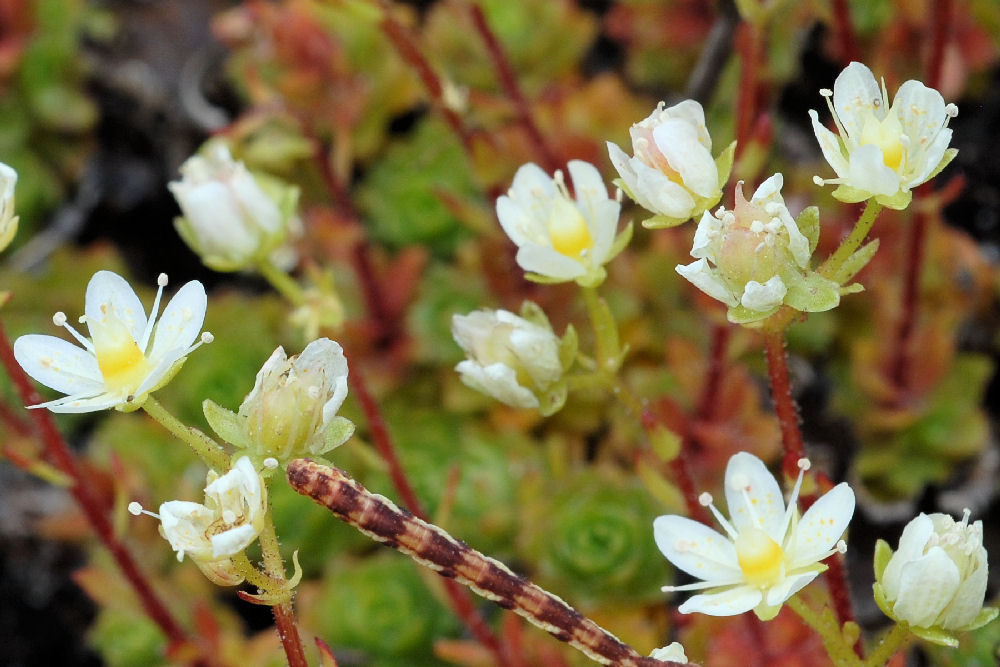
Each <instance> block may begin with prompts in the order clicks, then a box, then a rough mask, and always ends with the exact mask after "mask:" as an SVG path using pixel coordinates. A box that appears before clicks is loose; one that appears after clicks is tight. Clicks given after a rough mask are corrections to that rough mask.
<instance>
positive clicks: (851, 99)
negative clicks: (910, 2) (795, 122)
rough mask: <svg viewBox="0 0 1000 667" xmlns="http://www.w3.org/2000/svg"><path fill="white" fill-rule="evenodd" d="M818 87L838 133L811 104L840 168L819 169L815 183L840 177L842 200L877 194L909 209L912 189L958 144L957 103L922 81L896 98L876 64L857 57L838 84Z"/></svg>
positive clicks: (827, 151) (817, 128) (823, 141)
mask: <svg viewBox="0 0 1000 667" xmlns="http://www.w3.org/2000/svg"><path fill="white" fill-rule="evenodd" d="M820 92H821V93H822V94H823V96H824V97H826V99H827V104H828V105H829V106H830V112H831V113H832V114H833V120H834V122H835V123H836V125H837V130H838V132H839V133H840V136H839V137H838V136H837V135H836V134H834V133H833V132H831V131H830V130H828V129H826V128H825V127H823V126H822V125H821V124H820V122H819V115H818V114H817V113H816V112H815V111H813V110H811V109H810V111H809V116H810V117H811V118H812V124H813V131H814V132H815V133H816V138H817V139H818V140H819V145H820V148H822V150H823V156H824V157H825V158H826V160H827V162H829V163H830V166H831V167H833V170H834V171H835V172H837V178H830V179H821V178H818V177H817V183H819V184H820V185H822V184H824V183H835V184H837V185H839V187H838V188H837V189H836V190H835V191H834V193H833V196H834V197H836V198H837V199H839V200H841V201H843V202H859V201H864V200H866V199H869V198H872V197H874V198H875V201H877V202H878V203H880V204H883V205H884V206H888V207H889V208H894V209H904V208H906V207H907V206H908V205H909V203H910V199H911V198H912V197H913V193H912V192H911V190H912V189H913V188H915V187H917V186H918V185H920V184H921V183H925V182H926V181H928V180H929V179H931V178H933V177H934V176H935V175H936V174H937V173H938V172H940V171H941V170H942V169H944V168H945V167H946V166H947V165H948V163H949V162H951V160H952V159H953V158H954V157H955V155H956V153H957V152H958V151H957V150H956V149H954V148H948V144H949V143H951V130H950V129H949V128H948V121H949V120H950V119H951V118H953V117H955V116H956V115H957V114H958V107H956V106H955V105H954V104H945V103H944V98H942V97H941V93H939V92H938V91H936V90H934V89H933V88H928V87H927V86H925V85H924V84H922V83H920V82H919V81H912V80H911V81H907V82H906V83H904V84H903V85H902V86H900V87H899V90H898V91H896V96H895V97H894V98H893V100H892V105H891V106H890V105H889V94H888V93H887V92H886V90H885V82H884V81H883V82H882V85H881V87H880V86H879V84H878V83H877V82H876V81H875V76H874V75H873V74H872V72H871V70H870V69H868V68H867V67H865V66H864V65H862V64H861V63H851V64H850V65H848V66H847V67H846V68H845V69H844V71H843V72H841V73H840V76H838V77H837V80H836V81H835V82H834V84H833V90H832V91H830V90H826V89H825V90H822V91H820ZM830 98H833V100H832V102H831V101H830Z"/></svg>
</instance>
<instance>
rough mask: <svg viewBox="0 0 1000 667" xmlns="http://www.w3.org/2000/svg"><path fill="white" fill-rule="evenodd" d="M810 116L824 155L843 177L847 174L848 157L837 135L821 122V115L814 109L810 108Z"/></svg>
mask: <svg viewBox="0 0 1000 667" xmlns="http://www.w3.org/2000/svg"><path fill="white" fill-rule="evenodd" d="M809 117H810V118H812V126H813V132H814V133H815V134H816V140H817V141H818V142H819V147H820V150H822V151H823V157H825V158H826V161H827V162H829V163H830V166H831V167H833V171H834V172H836V174H837V176H839V177H841V178H843V177H844V176H847V158H845V157H844V152H843V151H842V150H841V148H840V141H839V140H838V139H837V135H836V134H834V133H833V132H831V131H830V130H828V129H826V128H825V127H824V126H823V125H822V124H821V123H820V122H819V115H818V114H817V113H816V112H815V111H813V110H812V109H810V110H809Z"/></svg>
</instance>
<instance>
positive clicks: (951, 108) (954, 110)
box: [944, 103, 958, 118]
mask: <svg viewBox="0 0 1000 667" xmlns="http://www.w3.org/2000/svg"><path fill="white" fill-rule="evenodd" d="M944 113H945V115H946V116H948V118H954V117H955V116H957V115H958V106H957V105H955V104H953V103H949V104H946V105H945V107H944Z"/></svg>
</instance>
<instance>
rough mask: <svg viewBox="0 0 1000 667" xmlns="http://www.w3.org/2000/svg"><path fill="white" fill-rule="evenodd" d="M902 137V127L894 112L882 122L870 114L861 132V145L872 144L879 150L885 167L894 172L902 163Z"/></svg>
mask: <svg viewBox="0 0 1000 667" xmlns="http://www.w3.org/2000/svg"><path fill="white" fill-rule="evenodd" d="M902 136H903V126H902V125H901V124H900V122H899V119H897V118H896V114H895V113H894V112H890V113H889V115H888V116H886V117H885V120H883V121H879V120H878V119H877V118H876V117H875V114H870V115H869V116H868V118H867V119H866V120H865V125H864V128H863V129H862V130H861V145H862V146H865V145H868V144H874V145H875V146H878V147H879V148H881V149H882V161H883V162H884V163H885V166H887V167H889V169H892V170H893V171H896V170H898V169H899V165H900V164H901V163H902V162H903V143H902V141H900V139H901V138H902Z"/></svg>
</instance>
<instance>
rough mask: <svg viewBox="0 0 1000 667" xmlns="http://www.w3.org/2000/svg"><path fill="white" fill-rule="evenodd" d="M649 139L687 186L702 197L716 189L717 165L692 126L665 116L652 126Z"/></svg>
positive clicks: (717, 181)
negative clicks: (651, 134) (654, 143)
mask: <svg viewBox="0 0 1000 667" xmlns="http://www.w3.org/2000/svg"><path fill="white" fill-rule="evenodd" d="M653 140H654V141H655V142H656V147H657V148H658V149H659V150H660V152H661V153H663V156H664V157H665V158H667V162H669V163H670V166H671V167H672V168H673V169H674V170H675V171H677V172H678V173H679V174H680V175H681V178H682V179H683V181H684V185H685V186H686V187H687V188H688V189H690V190H691V191H692V192H695V193H697V194H699V195H701V196H702V197H711V196H712V195H713V194H715V193H716V192H717V191H718V189H719V169H718V167H716V165H715V160H714V159H712V154H711V153H710V152H709V151H708V149H707V148H705V146H703V145H702V144H701V142H699V141H698V134H697V131H696V128H694V127H692V126H691V125H690V124H689V123H687V122H685V121H683V120H680V119H676V120H674V119H671V120H667V121H666V122H664V123H662V124H660V125H658V126H657V127H656V128H655V129H654V130H653Z"/></svg>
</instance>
